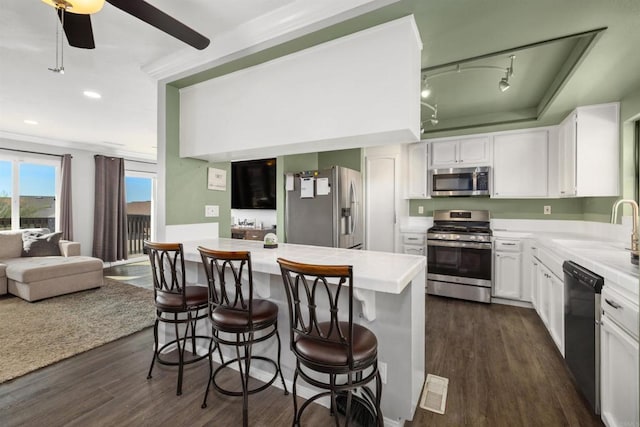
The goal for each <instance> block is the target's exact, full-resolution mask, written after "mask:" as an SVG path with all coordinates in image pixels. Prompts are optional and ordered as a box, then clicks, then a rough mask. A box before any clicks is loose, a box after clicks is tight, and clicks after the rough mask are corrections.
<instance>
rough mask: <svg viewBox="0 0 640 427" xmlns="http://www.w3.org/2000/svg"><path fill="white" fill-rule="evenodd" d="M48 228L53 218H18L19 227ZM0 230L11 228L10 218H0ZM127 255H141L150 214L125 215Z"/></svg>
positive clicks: (50, 227) (147, 231)
mask: <svg viewBox="0 0 640 427" xmlns="http://www.w3.org/2000/svg"><path fill="white" fill-rule="evenodd" d="M24 228H48V229H49V230H51V231H53V230H55V218H46V217H38V218H20V229H24ZM0 230H11V218H0ZM127 230H128V233H129V256H130V257H131V255H141V254H142V253H143V243H144V240H145V239H149V238H150V237H151V215H127Z"/></svg>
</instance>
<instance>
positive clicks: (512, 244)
mask: <svg viewBox="0 0 640 427" xmlns="http://www.w3.org/2000/svg"><path fill="white" fill-rule="evenodd" d="M501 245H503V246H515V245H516V244H515V243H501Z"/></svg>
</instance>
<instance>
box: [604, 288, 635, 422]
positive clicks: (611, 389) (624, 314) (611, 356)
mask: <svg viewBox="0 0 640 427" xmlns="http://www.w3.org/2000/svg"><path fill="white" fill-rule="evenodd" d="M614 286H615V285H614V284H613V283H610V282H606V284H605V287H604V288H603V289H602V299H601V303H602V310H603V313H604V314H603V316H602V319H601V327H600V380H601V382H600V413H601V416H602V421H603V422H604V424H605V425H607V426H608V427H623V426H637V425H639V423H640V415H639V412H640V409H639V399H640V396H639V394H638V386H639V374H640V372H639V369H638V362H639V359H638V352H639V348H638V306H637V304H636V303H635V301H632V300H631V299H627V298H624V297H622V295H621V294H619V293H617V292H615V291H614Z"/></svg>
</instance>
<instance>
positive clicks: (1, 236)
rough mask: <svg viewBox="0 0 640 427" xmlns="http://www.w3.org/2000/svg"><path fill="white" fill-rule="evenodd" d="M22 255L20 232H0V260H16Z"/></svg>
mask: <svg viewBox="0 0 640 427" xmlns="http://www.w3.org/2000/svg"><path fill="white" fill-rule="evenodd" d="M21 255H22V231H1V232H0V259H7V258H18V257H19V256H21Z"/></svg>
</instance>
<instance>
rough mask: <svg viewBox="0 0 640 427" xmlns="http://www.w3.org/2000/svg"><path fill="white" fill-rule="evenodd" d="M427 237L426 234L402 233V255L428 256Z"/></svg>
mask: <svg viewBox="0 0 640 427" xmlns="http://www.w3.org/2000/svg"><path fill="white" fill-rule="evenodd" d="M425 244H426V236H425V234H424V233H402V253H405V254H410V255H423V256H426V255H427V248H426V245H425Z"/></svg>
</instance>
